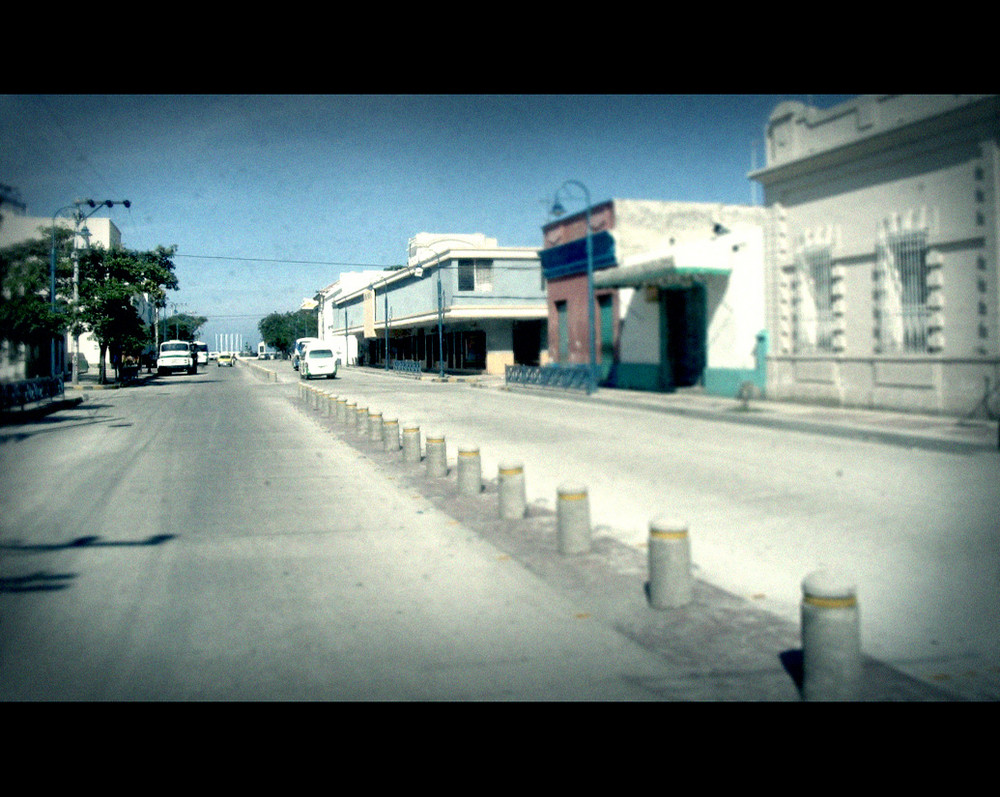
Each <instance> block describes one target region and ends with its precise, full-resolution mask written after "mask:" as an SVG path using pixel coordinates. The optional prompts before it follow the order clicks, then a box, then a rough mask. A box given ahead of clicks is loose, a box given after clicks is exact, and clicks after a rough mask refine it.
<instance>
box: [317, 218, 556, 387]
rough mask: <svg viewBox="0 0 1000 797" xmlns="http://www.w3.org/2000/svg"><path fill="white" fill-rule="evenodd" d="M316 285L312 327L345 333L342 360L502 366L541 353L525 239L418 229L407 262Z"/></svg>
mask: <svg viewBox="0 0 1000 797" xmlns="http://www.w3.org/2000/svg"><path fill="white" fill-rule="evenodd" d="M321 293H323V298H322V299H321V312H320V318H321V319H325V320H322V321H321V322H320V325H321V327H322V328H321V330H320V333H321V335H322V336H324V337H325V338H326V339H329V340H331V341H334V342H336V341H338V339H339V341H342V342H343V343H342V345H343V347H344V349H345V351H346V352H347V355H348V359H347V360H345V361H348V362H349V361H352V358H353V361H356V362H357V363H358V364H362V365H373V366H380V367H386V366H390V367H392V366H394V364H395V363H396V362H397V361H399V362H407V363H411V364H413V366H414V367H419V368H420V369H421V370H425V371H431V372H433V371H439V370H445V371H448V372H451V373H475V374H503V373H504V368H505V366H506V365H512V364H515V363H522V364H538V363H539V362H540V361H541V360H543V359H544V358H545V352H544V338H545V335H544V328H545V292H544V289H543V288H542V284H541V270H540V267H539V259H538V251H537V250H536V249H534V248H532V247H509V246H499V245H498V243H497V240H496V239H495V238H487V237H486V236H485V235H482V234H481V233H476V234H474V235H436V234H430V233H420V234H418V235H416V236H415V237H414V238H412V239H411V240H410V242H409V249H408V256H407V265H406V266H405V267H402V268H400V269H396V270H392V271H386V272H374V273H373V272H365V273H356V274H355V275H351V274H344V275H341V278H340V280H338V282H337V283H334V284H333V285H332V286H330V287H329V288H327V289H324V292H321ZM352 339H353V340H352ZM351 352H354V354H353V355H351ZM442 352H443V354H442Z"/></svg>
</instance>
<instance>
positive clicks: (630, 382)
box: [609, 363, 666, 390]
mask: <svg viewBox="0 0 1000 797" xmlns="http://www.w3.org/2000/svg"><path fill="white" fill-rule="evenodd" d="M609 387H619V388H623V389H625V390H665V389H666V386H665V385H663V384H661V382H660V367H659V366H658V365H654V364H653V363H616V364H615V366H614V368H613V369H612V371H611V384H610V385H609Z"/></svg>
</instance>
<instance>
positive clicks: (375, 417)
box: [368, 410, 382, 443]
mask: <svg viewBox="0 0 1000 797" xmlns="http://www.w3.org/2000/svg"><path fill="white" fill-rule="evenodd" d="M368 439H369V440H371V441H372V442H373V443H381V442H382V413H381V412H379V411H378V410H369V412H368Z"/></svg>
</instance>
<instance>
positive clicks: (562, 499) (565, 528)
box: [556, 482, 590, 556]
mask: <svg viewBox="0 0 1000 797" xmlns="http://www.w3.org/2000/svg"><path fill="white" fill-rule="evenodd" d="M556 495H557V502H556V516H557V519H558V542H559V553H561V554H562V555H564V556H567V555H571V554H578V553H587V552H588V551H589V550H590V500H589V498H588V497H587V488H586V487H585V486H584V485H582V484H578V483H573V482H570V483H567V484H561V485H559V487H558V489H557V490H556Z"/></svg>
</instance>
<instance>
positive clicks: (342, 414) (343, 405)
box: [337, 398, 347, 423]
mask: <svg viewBox="0 0 1000 797" xmlns="http://www.w3.org/2000/svg"><path fill="white" fill-rule="evenodd" d="M337 420H338V421H340V422H341V423H344V422H346V421H347V399H346V398H338V399H337Z"/></svg>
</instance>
